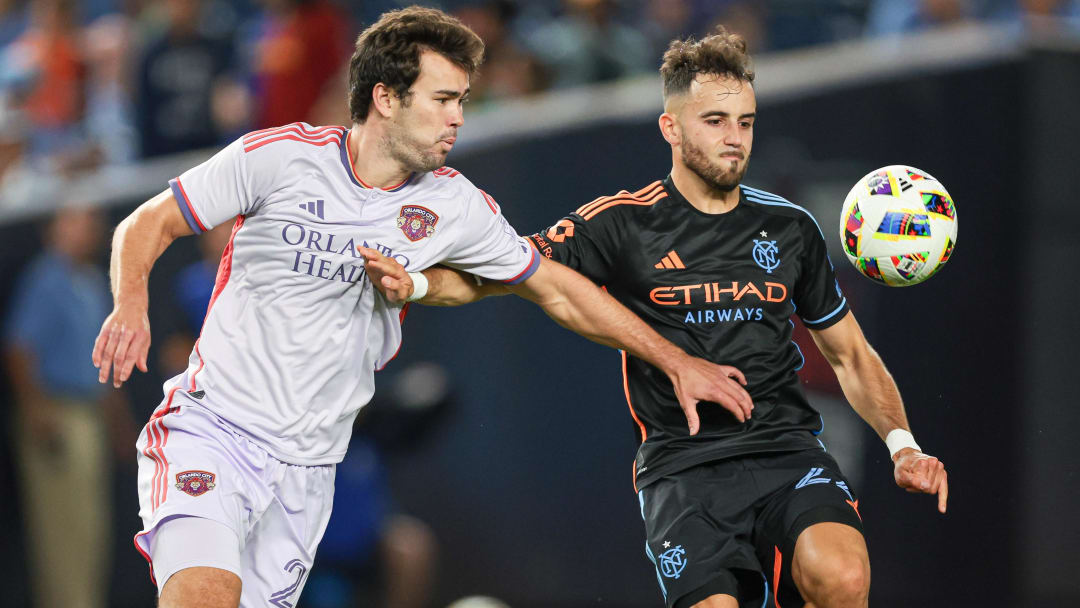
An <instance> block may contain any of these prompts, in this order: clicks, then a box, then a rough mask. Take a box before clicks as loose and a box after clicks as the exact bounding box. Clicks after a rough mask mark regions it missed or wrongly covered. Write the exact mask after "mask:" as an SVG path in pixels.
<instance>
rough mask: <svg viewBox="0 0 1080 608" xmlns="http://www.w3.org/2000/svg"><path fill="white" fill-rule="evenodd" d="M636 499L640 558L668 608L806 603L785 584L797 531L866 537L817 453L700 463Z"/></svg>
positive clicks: (839, 481)
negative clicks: (726, 602)
mask: <svg viewBox="0 0 1080 608" xmlns="http://www.w3.org/2000/svg"><path fill="white" fill-rule="evenodd" d="M638 500H639V501H640V502H641V516H642V517H643V518H644V519H645V531H646V534H647V536H648V539H647V541H646V544H645V552H646V553H647V554H648V556H649V559H650V560H652V562H653V564H654V565H655V566H656V578H657V580H658V581H659V583H660V590H661V591H662V592H663V594H664V600H665V601H666V603H667V605H668V606H669V607H674V608H686V607H689V606H693V605H694V604H695V603H697V602H700V601H701V600H703V599H705V598H707V597H709V596H710V595H715V594H718V593H726V594H728V595H732V596H734V597H736V598H738V600H739V605H740V606H742V607H749V606H753V607H754V608H758V607H760V606H762V604H763V603H764V601H765V599H766V597H768V596H769V592H770V590H771V591H772V593H773V594H775V599H776V604H775V605H776V606H781V607H783V606H802V605H803V603H804V602H803V599H802V597H801V596H800V595H799V591H798V589H796V588H795V583H794V581H793V580H792V578H791V556H792V552H793V551H794V549H795V541H796V539H798V537H799V534H800V533H801V532H802V531H803V530H805V529H806V528H808V527H810V526H811V525H813V524H816V523H820V522H838V523H842V524H847V525H849V526H851V527H853V528H855V529H856V530H858V531H859V532H860V533H862V531H863V530H862V518H861V516H860V515H859V501H858V499H857V498H856V496H855V493H854V490H852V489H851V487H850V486H849V485H848V483H847V480H846V479H844V476H843V475H842V474H841V473H840V468H839V466H837V464H836V461H835V460H833V458H832V456H829V455H828V454H826V453H825V452H824V451H821V450H805V451H801V452H784V453H780V454H761V455H754V456H744V457H739V458H732V459H728V460H722V461H717V462H709V463H705V464H701V465H698V466H696V467H693V468H690V469H686V470H685V471H680V472H678V473H674V474H672V475H666V476H664V477H663V478H661V479H659V480H657V481H655V482H653V483H651V484H649V485H648V486H646V487H645V488H643V489H642V490H641V491H640V492H639V493H638ZM773 605H774V604H773V602H772V601H770V602H769V606H773Z"/></svg>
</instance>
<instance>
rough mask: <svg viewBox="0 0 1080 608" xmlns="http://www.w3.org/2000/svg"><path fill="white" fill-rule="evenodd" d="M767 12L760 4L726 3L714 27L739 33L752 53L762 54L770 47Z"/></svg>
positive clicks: (747, 2) (745, 2) (744, 1)
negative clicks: (717, 26) (721, 27)
mask: <svg viewBox="0 0 1080 608" xmlns="http://www.w3.org/2000/svg"><path fill="white" fill-rule="evenodd" d="M766 11H767V9H766V7H765V6H764V5H763V4H762V3H760V2H753V1H748V0H736V1H735V2H728V3H726V4H725V5H724V7H723V8H721V9H719V10H718V11H717V12H716V13H715V20H714V21H713V24H714V27H715V25H723V26H724V27H725V28H727V29H728V31H731V32H737V33H738V34H739V35H740V36H742V37H743V38H744V39H745V40H746V46H747V48H749V49H750V52H751V53H753V52H760V51H764V50H767V49H768V48H769V47H770V36H769V25H768V23H767V22H766ZM710 29H712V28H710ZM665 48H666V47H665ZM662 53H663V50H661V54H662Z"/></svg>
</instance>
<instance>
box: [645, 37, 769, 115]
mask: <svg viewBox="0 0 1080 608" xmlns="http://www.w3.org/2000/svg"><path fill="white" fill-rule="evenodd" d="M698 74H713V75H716V76H725V77H730V78H735V79H736V80H742V81H744V82H750V83H753V82H754V68H753V66H752V65H751V63H750V54H749V53H747V52H746V40H744V39H743V37H742V36H740V35H738V34H735V33H733V32H729V31H727V29H725V28H724V26H722V25H721V26H717V28H716V30H715V31H714V32H713V33H712V34H710V35H709V36H707V37H705V38H702V39H701V40H694V38H693V37H690V38H687V39H686V40H672V41H671V44H670V45H668V49H667V51H666V52H665V53H664V62H663V64H661V65H660V76H661V77H662V78H663V79H664V99H667V98H668V97H670V96H672V95H681V94H683V93H685V92H687V91H688V90H690V83H691V82H693V81H694V77H695V76H697V75H698Z"/></svg>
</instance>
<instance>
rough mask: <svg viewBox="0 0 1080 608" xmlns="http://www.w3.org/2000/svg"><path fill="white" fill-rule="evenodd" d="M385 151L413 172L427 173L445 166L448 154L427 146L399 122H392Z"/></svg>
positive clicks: (385, 142)
mask: <svg viewBox="0 0 1080 608" xmlns="http://www.w3.org/2000/svg"><path fill="white" fill-rule="evenodd" d="M383 143H384V147H385V152H386V154H387V155H389V156H390V158H392V159H394V160H395V161H397V162H398V163H400V164H401V166H402V167H404V168H405V169H407V170H408V171H410V172H413V173H427V172H428V171H434V170H435V169H438V168H439V167H441V166H443V164H444V163H445V161H446V155H445V154H440V153H438V152H434V151H432V150H431V147H432V146H430V145H427V146H425V145H424V143H423V142H421V141H420V140H419V139H418V138H416V137H415V136H413V134H412V133H410V132H409V130H408V129H407V128H406V127H405V126H404V125H401V124H399V123H397V122H396V121H395V122H391V123H390V128H389V130H388V132H387V135H386V139H385V140H384V142H383Z"/></svg>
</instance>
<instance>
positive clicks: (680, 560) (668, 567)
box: [660, 545, 687, 578]
mask: <svg viewBox="0 0 1080 608" xmlns="http://www.w3.org/2000/svg"><path fill="white" fill-rule="evenodd" d="M686 564H687V561H686V550H685V549H683V548H682V545H678V546H676V547H674V548H672V549H668V550H667V551H664V552H663V553H661V554H660V572H662V573H663V574H664V576H666V577H668V578H679V575H680V574H682V571H683V568H685V567H686Z"/></svg>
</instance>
